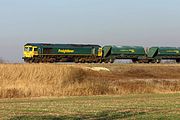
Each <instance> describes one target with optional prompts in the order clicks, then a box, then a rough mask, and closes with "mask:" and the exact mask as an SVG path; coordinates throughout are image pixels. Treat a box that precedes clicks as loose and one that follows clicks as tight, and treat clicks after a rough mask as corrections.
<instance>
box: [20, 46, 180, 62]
mask: <svg viewBox="0 0 180 120" xmlns="http://www.w3.org/2000/svg"><path fill="white" fill-rule="evenodd" d="M23 59H24V61H25V62H28V63H47V62H49V63H54V62H75V63H102V62H104V63H113V62H114V60H116V59H131V60H132V62H133V63H160V62H161V60H164V59H171V60H176V62H177V63H180V48H177V47H150V48H144V47H142V46H115V45H106V46H102V47H101V46H100V45H92V44H47V43H27V44H25V45H24V57H23Z"/></svg>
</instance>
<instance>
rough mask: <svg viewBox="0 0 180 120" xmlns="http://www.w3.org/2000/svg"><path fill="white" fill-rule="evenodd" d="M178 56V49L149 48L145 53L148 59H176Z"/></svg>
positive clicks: (179, 51) (179, 49)
mask: <svg viewBox="0 0 180 120" xmlns="http://www.w3.org/2000/svg"><path fill="white" fill-rule="evenodd" d="M179 55H180V48H176V47H151V48H149V50H148V51H147V56H148V57H149V58H154V57H164V58H166V56H167V57H176V56H179Z"/></svg>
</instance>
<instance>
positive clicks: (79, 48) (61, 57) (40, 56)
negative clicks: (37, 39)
mask: <svg viewBox="0 0 180 120" xmlns="http://www.w3.org/2000/svg"><path fill="white" fill-rule="evenodd" d="M27 46H31V47H36V48H37V54H34V55H32V54H31V56H28V54H30V51H28V54H27V53H26V54H25V53H24V57H23V59H24V61H26V62H28V61H29V62H99V61H100V59H101V57H102V48H101V47H100V46H99V45H81V44H34V43H30V44H26V45H25V47H24V48H26V47H27ZM31 52H33V51H31Z"/></svg>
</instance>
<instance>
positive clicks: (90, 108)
mask: <svg viewBox="0 0 180 120" xmlns="http://www.w3.org/2000/svg"><path fill="white" fill-rule="evenodd" d="M0 119H11V120H64V119H66V120H81V119H93V120H94V119H98V120H106V119H109V120H112V119H115V120H116V119H142V120H144V119H147V120H149V119H167V120H168V119H170V120H171V119H172V120H176V119H177V120H179V119H180V94H179V93H176V94H137V95H122V96H88V97H87V96H84V97H83V96H82V97H60V98H26V99H1V100H0Z"/></svg>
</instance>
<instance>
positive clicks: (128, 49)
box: [103, 46, 145, 57]
mask: <svg viewBox="0 0 180 120" xmlns="http://www.w3.org/2000/svg"><path fill="white" fill-rule="evenodd" d="M103 51H104V57H107V56H109V55H111V56H126V57H128V56H129V57H130V56H144V55H145V50H144V48H143V47H141V46H104V47H103Z"/></svg>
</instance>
